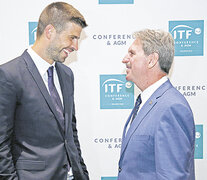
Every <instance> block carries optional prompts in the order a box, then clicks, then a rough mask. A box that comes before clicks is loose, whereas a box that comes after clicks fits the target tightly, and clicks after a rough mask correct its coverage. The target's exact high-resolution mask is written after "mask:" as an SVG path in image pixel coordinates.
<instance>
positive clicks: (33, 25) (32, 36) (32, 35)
mask: <svg viewBox="0 0 207 180" xmlns="http://www.w3.org/2000/svg"><path fill="white" fill-rule="evenodd" d="M28 25H29V45H32V44H34V42H35V40H36V34H37V22H29V23H28Z"/></svg>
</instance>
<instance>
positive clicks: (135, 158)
mask: <svg viewBox="0 0 207 180" xmlns="http://www.w3.org/2000/svg"><path fill="white" fill-rule="evenodd" d="M135 37H136V39H135V41H134V42H133V44H132V45H131V46H130V48H129V50H128V53H127V55H126V57H125V58H124V59H123V63H125V64H126V67H127V70H126V72H127V76H126V79H127V80H129V81H133V82H134V83H135V84H136V86H137V87H138V88H139V89H140V90H141V91H142V92H141V95H139V96H138V98H137V101H136V105H135V107H134V109H133V110H132V113H131V114H130V116H129V118H128V120H127V123H126V125H125V127H124V132H123V139H122V147H121V155H120V160H119V174H118V180H195V174H194V142H195V126H194V119H193V113H192V111H191V108H190V106H189V104H188V102H187V101H186V99H185V98H184V96H183V95H181V94H180V93H179V92H178V91H177V90H176V89H175V88H174V87H173V86H172V84H171V83H170V81H169V79H168V78H167V74H168V73H169V70H170V67H171V64H172V62H173V59H174V39H173V38H172V36H171V34H170V33H168V32H164V31H162V30H149V29H146V30H144V31H139V32H137V33H135Z"/></svg>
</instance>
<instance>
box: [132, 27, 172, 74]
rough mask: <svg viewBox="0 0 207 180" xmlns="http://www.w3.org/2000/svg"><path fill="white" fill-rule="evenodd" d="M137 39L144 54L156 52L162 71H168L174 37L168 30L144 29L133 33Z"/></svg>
mask: <svg viewBox="0 0 207 180" xmlns="http://www.w3.org/2000/svg"><path fill="white" fill-rule="evenodd" d="M134 37H135V38H136V39H139V40H140V41H141V44H142V48H143V50H144V53H145V55H147V56H148V55H150V54H152V53H157V54H158V55H159V65H160V68H161V70H162V71H164V72H165V73H167V74H168V73H169V70H170V68H171V65H172V62H173V59H174V39H173V37H172V35H171V34H170V33H169V32H165V31H163V30H151V29H145V30H142V31H138V32H135V33H134Z"/></svg>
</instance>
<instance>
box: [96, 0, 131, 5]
mask: <svg viewBox="0 0 207 180" xmlns="http://www.w3.org/2000/svg"><path fill="white" fill-rule="evenodd" d="M99 4H134V0H99Z"/></svg>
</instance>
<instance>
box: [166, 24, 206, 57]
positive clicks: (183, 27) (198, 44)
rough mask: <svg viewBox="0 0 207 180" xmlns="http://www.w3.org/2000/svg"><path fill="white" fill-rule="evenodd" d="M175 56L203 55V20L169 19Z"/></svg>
mask: <svg viewBox="0 0 207 180" xmlns="http://www.w3.org/2000/svg"><path fill="white" fill-rule="evenodd" d="M169 32H170V33H171V34H172V36H173V38H174V40H175V56H203V35H204V21H203V20H192V21H169Z"/></svg>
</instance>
